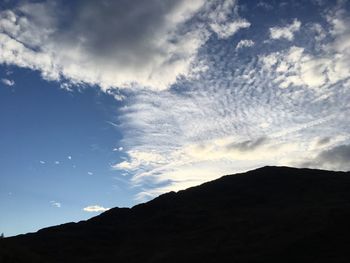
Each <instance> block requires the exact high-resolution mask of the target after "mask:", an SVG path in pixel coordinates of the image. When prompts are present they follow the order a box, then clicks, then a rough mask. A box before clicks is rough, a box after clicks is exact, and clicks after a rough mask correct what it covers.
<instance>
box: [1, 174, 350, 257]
mask: <svg viewBox="0 0 350 263" xmlns="http://www.w3.org/2000/svg"><path fill="white" fill-rule="evenodd" d="M24 220H25V219H24ZM349 222H350V172H347V173H344V172H331V171H322V170H312V169H296V168H288V167H263V168H260V169H257V170H253V171H249V172H247V173H242V174H236V175H228V176H224V177H222V178H220V179H218V180H215V181H212V182H208V183H205V184H203V185H200V186H197V187H192V188H189V189H187V190H184V191H180V192H178V193H174V192H170V193H167V194H164V195H161V196H160V197H158V198H155V199H154V200H152V201H150V202H147V203H145V204H140V205H137V206H134V207H133V208H113V209H111V210H109V211H107V212H105V213H103V214H101V215H99V216H96V217H94V218H91V219H90V220H87V221H82V222H79V223H68V224H63V225H60V226H55V227H50V228H46V229H42V230H40V231H38V232H37V233H33V234H26V235H20V236H16V237H12V238H5V239H3V240H0V262H1V263H9V262H45V263H50V262H55V263H56V262H65V263H66V262H128V263H131V262H142V263H148V262H154V263H156V262H269V263H271V262H276V263H277V262H278V263H280V262H332V263H334V262H348V261H349V259H350V249H349V248H350V223H349Z"/></svg>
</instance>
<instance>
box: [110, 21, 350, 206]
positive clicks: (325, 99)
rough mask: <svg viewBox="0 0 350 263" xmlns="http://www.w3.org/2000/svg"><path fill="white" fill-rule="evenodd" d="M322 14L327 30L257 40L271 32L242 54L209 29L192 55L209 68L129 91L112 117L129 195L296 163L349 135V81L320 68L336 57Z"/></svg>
mask: <svg viewBox="0 0 350 263" xmlns="http://www.w3.org/2000/svg"><path fill="white" fill-rule="evenodd" d="M338 19H340V20H343V19H344V16H343V17H341V16H338ZM327 21H328V20H327ZM326 24H327V23H326ZM326 24H324V25H323V27H324V28H325V29H324V30H323V31H322V32H328V33H327V36H326V37H325V38H317V39H316V38H314V39H313V38H312V37H310V40H309V39H308V41H309V42H308V43H307V44H305V43H303V41H301V40H300V39H299V38H298V39H296V41H295V43H294V44H293V45H290V43H285V44H286V45H287V47H286V48H284V46H282V48H281V46H279V45H277V46H275V45H271V46H269V48H268V50H271V52H268V53H265V50H262V49H261V48H262V47H264V48H265V47H266V46H265V45H266V44H268V45H270V44H271V43H273V42H271V41H270V42H264V43H262V42H258V41H257V42H256V43H255V48H254V49H247V50H245V52H247V56H245V58H244V60H243V59H240V57H239V56H238V55H237V52H232V50H233V49H235V47H232V42H230V41H222V40H221V39H220V38H218V39H215V38H213V39H212V40H211V43H210V46H208V47H204V48H203V49H204V50H202V52H201V54H200V56H199V57H198V60H200V61H204V62H203V63H204V64H205V65H207V68H206V70H205V72H201V73H199V74H198V76H197V78H196V79H195V80H183V81H182V82H179V86H180V87H183V88H179V89H170V90H163V91H160V92H157V93H155V92H153V91H150V90H144V91H142V92H138V93H136V94H133V96H132V98H131V101H132V103H126V105H125V107H123V108H122V109H121V111H120V116H119V118H118V123H120V126H119V127H120V129H121V130H122V131H123V134H124V137H123V140H122V142H121V145H122V146H123V148H124V150H123V152H124V153H125V154H126V158H125V160H123V161H122V162H120V163H116V164H115V165H114V166H113V167H114V168H115V169H120V170H123V171H125V172H128V174H130V175H131V176H132V179H131V183H132V185H133V186H134V187H137V188H138V189H140V192H139V194H138V195H137V197H136V198H137V199H138V200H139V201H141V200H142V201H144V200H145V199H149V198H150V197H153V196H155V195H158V194H160V193H164V192H166V191H170V190H175V191H176V190H180V189H183V188H186V187H189V186H193V185H196V184H199V183H202V182H205V181H208V180H212V179H215V178H217V177H219V176H221V175H224V174H232V173H235V172H240V171H245V170H249V169H252V168H255V167H258V166H263V165H300V163H302V162H303V161H305V160H309V158H310V157H312V156H313V157H316V156H317V155H318V154H320V152H322V151H324V150H326V148H332V147H335V146H337V145H339V144H349V142H348V141H349V138H348V127H349V121H348V118H347V115H348V114H349V113H350V108H349V106H348V101H349V100H350V94H349V92H348V90H349V87H350V85H349V83H350V81H349V80H347V79H346V78H345V79H342V80H341V81H339V82H331V80H330V78H329V77H328V75H327V74H328V73H329V72H331V71H332V70H333V69H332V68H331V67H329V66H328V64H327V63H325V61H324V59H332V60H333V59H335V57H334V56H333V55H334V53H333V52H334V44H335V43H336V42H337V38H338V35H334V36H335V37H330V35H329V34H334V33H333V31H334V29H333V28H334V26H333V24H331V23H329V24H328V26H329V27H328V28H327V27H326ZM312 25H314V24H312ZM312 25H311V24H309V25H308V26H305V28H303V33H305V34H307V35H310V36H315V37H316V36H318V35H319V32H321V31H320V30H315V29H314V28H313V27H312ZM338 25H339V22H338ZM338 28H339V29H338V31H337V32H340V31H339V30H341V28H343V29H344V27H340V26H338ZM331 32H332V33H331ZM334 32H335V31H334ZM342 32H343V31H342ZM338 34H340V33H338ZM339 36H340V35H339ZM295 37H296V36H295ZM312 41H315V42H312ZM319 41H321V42H319ZM223 42H225V44H223ZM314 43H315V45H314ZM309 45H310V46H312V47H315V49H312V48H309ZM327 50H328V51H330V53H327V52H326V51H327ZM206 51H207V52H206ZM342 52H344V54H342V56H345V55H346V54H345V51H342ZM324 67H326V71H325V70H324ZM318 75H320V76H318ZM348 76H349V75H348ZM323 82H324V83H323ZM287 87H290V88H287ZM335 134H336V135H337V136H336V137H337V138H335ZM338 137H339V138H338ZM329 138H332V139H329Z"/></svg>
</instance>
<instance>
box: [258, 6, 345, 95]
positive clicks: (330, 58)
mask: <svg viewBox="0 0 350 263" xmlns="http://www.w3.org/2000/svg"><path fill="white" fill-rule="evenodd" d="M326 18H327V21H328V23H329V29H328V34H326V33H325V30H324V29H323V28H322V27H321V26H320V25H318V26H316V29H315V24H313V25H311V27H310V29H309V33H310V34H314V38H313V39H312V38H311V37H310V40H309V41H310V42H312V41H313V42H314V45H315V46H316V47H317V49H316V50H306V49H305V48H304V47H300V46H291V47H290V48H289V49H287V50H282V51H277V52H272V53H270V54H267V55H263V56H261V57H260V60H261V62H262V63H263V64H264V65H265V69H266V71H269V72H270V71H271V69H273V70H274V71H275V74H276V75H275V80H274V81H275V82H276V83H278V85H279V86H280V87H281V88H287V87H290V86H306V87H310V88H314V89H317V88H321V87H330V86H332V85H335V84H337V83H340V84H341V85H344V86H346V85H348V83H347V80H348V79H349V77H350V52H349V50H350V30H349V26H348V25H350V19H349V18H348V17H347V13H346V12H345V11H344V10H343V9H336V11H329V12H328V14H327V16H326Z"/></svg>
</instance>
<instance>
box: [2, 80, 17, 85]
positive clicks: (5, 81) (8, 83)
mask: <svg viewBox="0 0 350 263" xmlns="http://www.w3.org/2000/svg"><path fill="white" fill-rule="evenodd" d="M1 82H2V84H4V85H6V86H8V87H12V86H14V85H15V81H14V80H10V79H1Z"/></svg>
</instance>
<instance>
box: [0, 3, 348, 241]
mask: <svg viewBox="0 0 350 263" xmlns="http://www.w3.org/2000/svg"><path fill="white" fill-rule="evenodd" d="M349 101H350V3H349V1H346V0H340V1H326V0H299V1H298V0H297V1H267V0H259V1H247V0H246V1H244V0H213V1H205V0H190V1H188V0H149V1H142V0H134V1H127V0H114V1H112V0H101V1H94V0H84V1H83V0H77V1H68V0H67V1H65V0H35V1H31V0H26V1H22V0H6V1H1V2H0V232H3V233H4V234H5V236H11V235H17V234H21V233H26V232H33V231H36V230H38V229H40V228H43V227H47V226H51V225H56V224H61V223H65V222H70V221H74V222H77V221H80V220H85V219H88V218H90V217H92V216H95V215H98V214H99V213H101V212H103V211H106V210H108V209H109V208H111V207H116V206H118V207H131V206H133V205H135V204H138V203H141V202H145V201H148V200H150V199H152V198H154V197H156V196H158V195H159V194H162V193H165V192H168V191H178V190H181V189H185V188H187V187H190V186H194V185H198V184H200V183H203V182H206V181H209V180H214V179H216V178H219V177H221V176H222V175H225V174H233V173H237V172H243V171H247V170H250V169H254V168H257V167H260V166H264V165H280V166H281V165H285V166H294V167H309V168H318V169H329V170H342V171H347V170H350V119H349V118H348V116H349V114H350V105H349Z"/></svg>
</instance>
